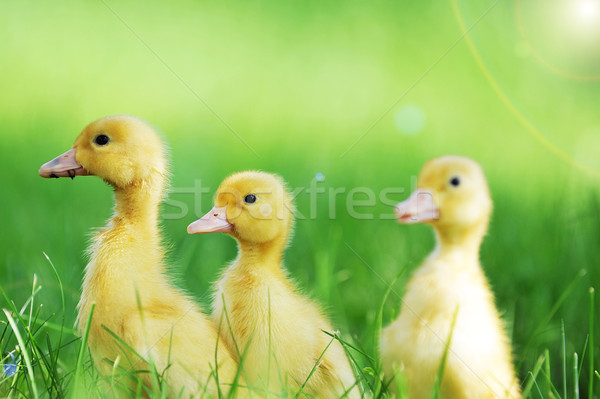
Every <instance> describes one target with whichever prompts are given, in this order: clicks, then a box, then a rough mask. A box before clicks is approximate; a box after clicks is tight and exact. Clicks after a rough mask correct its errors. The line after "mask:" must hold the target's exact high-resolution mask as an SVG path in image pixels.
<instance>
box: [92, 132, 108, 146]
mask: <svg viewBox="0 0 600 399" xmlns="http://www.w3.org/2000/svg"><path fill="white" fill-rule="evenodd" d="M109 141H110V139H109V138H108V136H107V135H106V134H99V135H97V136H96V138H95V139H94V143H96V144H98V145H106V144H108V142H109Z"/></svg>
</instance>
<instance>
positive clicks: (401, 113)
mask: <svg viewBox="0 0 600 399" xmlns="http://www.w3.org/2000/svg"><path fill="white" fill-rule="evenodd" d="M395 121H396V128H397V129H398V130H399V131H400V132H401V133H403V134H405V135H407V136H412V135H415V134H417V133H419V132H420V131H422V130H423V128H424V127H425V112H424V111H423V109H422V108H421V107H419V106H418V105H414V104H410V105H403V106H402V107H400V109H398V111H397V112H396V116H395Z"/></svg>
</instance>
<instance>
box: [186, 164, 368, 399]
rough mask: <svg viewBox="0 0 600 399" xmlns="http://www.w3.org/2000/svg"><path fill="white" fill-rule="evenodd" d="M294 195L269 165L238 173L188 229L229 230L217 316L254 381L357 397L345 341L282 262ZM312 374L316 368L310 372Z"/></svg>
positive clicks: (274, 389)
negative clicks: (233, 251)
mask: <svg viewBox="0 0 600 399" xmlns="http://www.w3.org/2000/svg"><path fill="white" fill-rule="evenodd" d="M292 207H293V205H292V199H291V197H290V195H289V194H288V192H287V191H286V189H285V187H284V184H283V182H282V181H281V180H280V179H279V178H278V177H276V176H274V175H271V174H268V173H263V172H242V173H237V174H234V175H232V176H230V177H228V178H227V179H225V181H224V182H223V183H221V185H220V187H219V189H218V191H217V194H216V197H215V207H214V208H213V209H212V210H211V211H210V212H208V213H207V214H206V215H205V216H204V217H203V218H201V219H199V220H197V221H196V222H194V223H192V224H190V226H189V227H188V232H189V233H190V234H194V233H212V232H226V233H228V234H230V235H231V236H233V237H234V238H235V239H236V240H237V242H238V246H239V255H238V257H237V259H236V260H235V261H234V262H233V263H232V264H231V266H229V267H228V268H227V269H226V270H225V271H224V273H223V275H222V276H221V279H220V280H219V281H218V282H217V284H216V293H215V301H214V304H213V319H214V321H215V322H216V323H220V324H221V325H222V330H223V335H224V337H225V340H226V342H227V345H228V346H229V347H230V349H231V351H232V352H233V353H237V354H238V357H239V358H242V359H243V360H241V361H240V363H243V364H240V367H243V369H244V373H245V374H244V375H245V376H246V379H247V381H248V384H249V385H251V386H254V387H258V388H259V389H265V390H268V392H271V393H275V394H280V393H282V392H289V391H288V390H290V389H291V390H294V391H296V392H298V391H299V388H300V387H303V388H302V390H303V392H305V393H306V394H309V395H313V396H315V397H319V398H336V399H337V398H340V397H342V395H343V394H344V393H346V394H347V397H350V398H358V397H359V396H360V394H359V391H358V388H357V387H356V386H355V385H356V383H355V377H354V374H353V371H352V368H351V366H350V364H349V362H348V359H347V358H346V355H345V353H344V349H343V348H342V345H341V344H340V343H339V341H337V340H333V339H332V338H331V337H330V336H329V335H326V334H325V333H324V332H323V331H322V330H324V331H328V332H332V328H331V325H330V323H329V322H328V321H327V319H326V318H325V316H324V315H323V313H322V311H321V310H320V309H319V306H318V305H317V304H315V303H314V302H312V301H310V300H309V299H307V298H305V297H304V296H303V295H301V294H300V293H299V292H298V290H297V289H296V287H295V285H294V283H293V282H292V281H291V280H290V279H289V278H288V276H287V273H286V271H285V270H284V268H283V266H282V254H283V251H284V249H285V247H286V245H287V243H288V240H289V238H290V234H291V231H292V225H293V215H292ZM311 373H312V375H311Z"/></svg>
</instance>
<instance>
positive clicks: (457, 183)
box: [450, 177, 460, 187]
mask: <svg viewBox="0 0 600 399" xmlns="http://www.w3.org/2000/svg"><path fill="white" fill-rule="evenodd" d="M450 184H452V185H453V186H454V187H458V186H460V179H459V178H458V177H453V178H452V179H450Z"/></svg>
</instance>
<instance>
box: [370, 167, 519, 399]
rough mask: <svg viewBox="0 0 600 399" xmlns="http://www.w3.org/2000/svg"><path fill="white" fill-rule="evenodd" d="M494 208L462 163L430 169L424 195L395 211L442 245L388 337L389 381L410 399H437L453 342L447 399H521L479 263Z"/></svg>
mask: <svg viewBox="0 0 600 399" xmlns="http://www.w3.org/2000/svg"><path fill="white" fill-rule="evenodd" d="M491 209H492V202H491V199H490V196H489V192H488V188H487V183H486V180H485V176H484V175H483V172H482V171H481V168H480V167H479V165H478V164H477V163H475V162H474V161H472V160H469V159H466V158H462V157H457V156H445V157H441V158H437V159H434V160H432V161H430V162H428V163H427V164H426V165H425V167H424V168H423V170H422V171H421V174H420V176H419V181H418V190H417V191H416V192H415V193H413V195H412V196H411V197H410V198H409V199H408V200H407V201H405V202H403V203H401V204H399V205H398V206H397V208H396V211H397V213H398V216H399V221H400V222H403V223H420V222H423V223H428V224H430V225H431V226H432V227H433V228H434V230H435V233H436V240H437V246H436V248H435V250H434V251H433V253H432V254H431V255H430V256H429V257H428V258H427V259H426V260H425V262H424V263H423V264H422V265H421V266H420V267H419V268H418V270H417V271H416V272H415V274H414V275H413V277H412V278H411V280H410V282H409V283H408V287H407V291H406V294H405V296H404V298H403V300H402V307H401V310H400V314H399V316H398V318H397V319H396V320H395V321H394V322H393V323H392V324H391V325H389V326H388V327H386V328H385V329H384V330H383V332H382V336H381V357H382V362H383V366H384V370H385V373H386V376H388V377H390V376H392V375H393V374H394V372H395V371H400V372H401V373H402V374H403V375H404V376H405V377H406V379H407V383H408V389H409V397H410V398H411V399H421V398H427V399H429V398H430V397H431V394H432V391H433V387H434V382H435V379H436V375H437V372H438V369H439V367H440V364H441V359H442V355H443V353H444V350H445V348H446V345H447V342H448V339H449V338H450V337H451V343H450V346H449V351H448V358H447V363H446V367H445V369H444V374H443V379H442V384H441V397H442V398H446V399H472V398H477V399H485V398H511V399H514V398H520V397H521V394H520V387H519V382H518V380H517V378H516V376H515V372H514V369H513V365H512V356H511V349H510V345H509V341H508V338H507V336H506V333H505V331H504V324H503V322H502V320H501V319H500V316H499V314H498V311H497V310H496V307H495V305H494V297H493V294H492V291H491V289H490V288H489V285H488V283H487V280H486V278H485V275H484V273H483V271H482V269H481V266H480V264H479V246H480V244H481V241H482V239H483V236H484V235H485V232H486V230H487V225H488V220H489V215H490V213H491ZM455 317H456V321H455V325H454V329H452V325H453V322H454V319H455Z"/></svg>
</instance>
